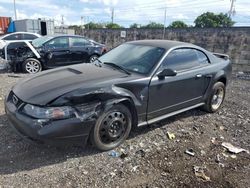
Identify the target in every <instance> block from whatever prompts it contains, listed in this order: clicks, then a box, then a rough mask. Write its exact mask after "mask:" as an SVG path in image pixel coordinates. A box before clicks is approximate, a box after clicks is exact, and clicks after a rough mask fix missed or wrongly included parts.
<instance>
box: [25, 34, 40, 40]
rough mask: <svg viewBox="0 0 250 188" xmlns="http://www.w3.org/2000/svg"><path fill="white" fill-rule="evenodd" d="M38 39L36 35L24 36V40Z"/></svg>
mask: <svg viewBox="0 0 250 188" xmlns="http://www.w3.org/2000/svg"><path fill="white" fill-rule="evenodd" d="M36 38H38V37H37V36H36V35H32V34H23V40H34V39H36Z"/></svg>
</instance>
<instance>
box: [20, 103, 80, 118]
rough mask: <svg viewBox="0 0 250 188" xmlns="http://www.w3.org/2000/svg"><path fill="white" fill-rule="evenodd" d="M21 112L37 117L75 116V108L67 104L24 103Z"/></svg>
mask: <svg viewBox="0 0 250 188" xmlns="http://www.w3.org/2000/svg"><path fill="white" fill-rule="evenodd" d="M23 112H24V113H25V114H27V115H29V116H31V117H34V118H37V119H52V120H58V119H68V118H71V117H74V116H75V110H74V109H73V108H71V107H69V106H63V107H38V106H34V105H31V104H26V105H25V106H24V108H23Z"/></svg>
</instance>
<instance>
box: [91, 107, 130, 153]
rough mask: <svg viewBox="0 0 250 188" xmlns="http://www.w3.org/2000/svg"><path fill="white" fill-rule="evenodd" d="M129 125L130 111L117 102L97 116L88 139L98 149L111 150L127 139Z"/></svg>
mask: <svg viewBox="0 0 250 188" xmlns="http://www.w3.org/2000/svg"><path fill="white" fill-rule="evenodd" d="M131 127H132V115H131V112H130V111H129V109H128V108H127V107H126V106H124V105H122V104H117V105H115V106H113V107H111V108H110V109H108V110H107V111H104V112H103V114H102V115H101V116H100V117H99V118H98V120H97V122H96V125H95V126H94V128H93V129H92V131H91V133H90V140H91V142H92V144H93V145H94V147H96V148H97V149H99V150H102V151H107V150H111V149H113V148H115V147H117V146H119V145H121V144H122V143H123V142H124V141H125V140H126V139H127V137H128V136H129V133H130V131H131Z"/></svg>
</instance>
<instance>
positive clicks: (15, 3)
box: [14, 0, 17, 20]
mask: <svg viewBox="0 0 250 188" xmlns="http://www.w3.org/2000/svg"><path fill="white" fill-rule="evenodd" d="M14 12H15V20H17V14H16V0H14Z"/></svg>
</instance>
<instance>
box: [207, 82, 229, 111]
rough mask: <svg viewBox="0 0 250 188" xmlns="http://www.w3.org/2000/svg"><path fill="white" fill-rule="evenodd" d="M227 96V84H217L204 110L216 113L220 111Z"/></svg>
mask: <svg viewBox="0 0 250 188" xmlns="http://www.w3.org/2000/svg"><path fill="white" fill-rule="evenodd" d="M225 94H226V87H225V84H224V83H222V82H216V83H215V84H214V85H213V88H212V91H211V93H210V94H209V96H208V98H207V100H206V103H205V105H204V106H203V110H205V111H207V112H210V113H214V112H216V111H218V110H219V109H220V107H221V105H222V104H223V101H224V98H225Z"/></svg>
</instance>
